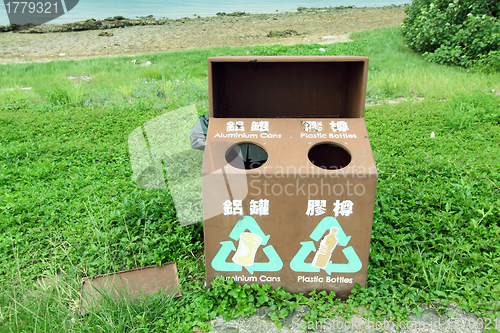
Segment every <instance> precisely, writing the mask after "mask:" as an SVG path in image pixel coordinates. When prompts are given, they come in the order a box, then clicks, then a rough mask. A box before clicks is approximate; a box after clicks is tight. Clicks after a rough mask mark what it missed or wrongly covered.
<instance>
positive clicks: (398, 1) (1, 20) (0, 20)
mask: <svg viewBox="0 0 500 333" xmlns="http://www.w3.org/2000/svg"><path fill="white" fill-rule="evenodd" d="M153 1H158V0H153ZM411 1H412V0H380V1H374V0H354V1H353V0H334V1H333V3H332V1H328V2H327V3H326V2H325V1H324V0H316V1H309V0H303V1H301V3H297V4H287V5H285V6H283V4H281V5H280V4H276V5H274V4H273V5H272V8H276V7H281V9H270V8H271V5H269V4H266V5H264V4H263V5H261V6H259V8H258V9H257V8H255V5H252V6H249V5H248V4H247V3H246V1H244V2H243V3H239V4H233V5H231V6H229V7H227V6H226V7H224V5H225V4H224V3H222V4H221V7H220V8H221V9H220V10H218V9H212V7H210V10H207V9H202V8H203V7H202V8H191V7H193V5H192V4H191V6H189V3H190V2H193V1H188V6H184V7H182V8H183V9H182V10H181V9H180V8H181V7H180V6H179V7H178V8H174V9H173V10H169V15H162V14H158V15H154V14H151V12H153V13H154V12H155V8H154V7H153V8H151V5H149V6H144V5H143V4H142V5H141V7H146V8H150V11H148V9H143V10H141V11H140V12H136V11H134V12H130V11H127V10H125V11H124V9H123V7H122V8H116V7H115V8H110V9H109V11H108V10H102V11H100V12H99V11H96V9H95V7H91V9H90V8H87V7H86V6H90V4H89V3H88V2H80V3H79V4H78V5H77V7H75V9H73V10H71V11H69V12H67V13H66V14H64V15H62V16H60V17H58V18H56V19H54V20H52V21H49V22H47V23H44V24H43V25H50V24H59V25H61V24H73V23H78V22H84V21H87V20H91V19H95V20H98V21H99V20H105V19H106V18H110V17H116V16H122V17H125V18H129V19H137V18H141V17H148V16H151V15H153V17H154V18H155V19H167V20H178V19H185V18H189V19H191V18H196V17H203V18H205V17H214V16H216V15H217V14H218V13H236V12H244V13H246V14H249V15H252V14H257V15H259V14H276V13H287V12H296V11H298V10H299V9H300V8H306V9H324V8H346V7H347V8H364V7H368V8H376V7H387V6H404V5H407V4H409V3H411ZM90 2H91V1H90ZM312 2H315V3H312ZM257 3H258V1H257ZM82 6H83V8H81V7H82ZM185 8H190V9H185ZM207 8H208V7H207ZM191 9H192V10H191ZM196 9H198V10H196ZM191 11H193V13H190V12H191ZM196 11H197V12H198V14H197V13H195V12H196ZM188 12H189V14H188ZM104 13H107V14H104ZM109 13H113V14H109ZM146 13H147V14H146ZM9 25H10V21H9V19H8V16H7V9H6V10H5V11H1V10H0V26H4V27H6V26H9Z"/></svg>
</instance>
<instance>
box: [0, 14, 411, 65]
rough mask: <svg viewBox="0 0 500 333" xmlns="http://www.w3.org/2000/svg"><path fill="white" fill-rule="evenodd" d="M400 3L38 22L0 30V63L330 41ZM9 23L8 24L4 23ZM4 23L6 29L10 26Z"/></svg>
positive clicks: (390, 21)
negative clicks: (265, 11)
mask: <svg viewBox="0 0 500 333" xmlns="http://www.w3.org/2000/svg"><path fill="white" fill-rule="evenodd" d="M404 10H405V6H387V7H360V8H358V7H355V8H347V7H337V8H299V9H298V10H297V11H295V12H283V13H273V14H247V13H243V12H235V13H229V14H226V13H218V14H217V15H216V16H211V17H199V16H196V17H191V18H182V19H165V18H154V17H152V16H147V17H142V18H138V19H127V18H123V17H121V16H116V17H113V18H107V19H105V20H100V21H97V20H93V19H90V20H86V21H83V22H75V23H71V24H43V25H41V26H31V27H24V28H23V29H20V30H15V31H9V32H3V33H1V34H0V36H1V38H0V63H9V62H10V63H12V62H27V61H28V62H29V61H52V60H55V59H80V58H86V57H101V56H117V55H131V56H132V55H133V56H135V55H139V54H149V53H155V52H168V51H176V50H187V49H200V48H207V47H224V46H231V47H239V46H252V45H273V44H279V45H292V44H310V43H317V44H330V43H335V42H347V41H349V40H350V39H349V34H350V33H352V32H356V31H362V30H368V29H376V28H384V27H390V26H395V25H400V24H401V23H402V22H403V19H404V17H406V14H405V12H404ZM10 28H12V27H10ZM10 28H9V29H10Z"/></svg>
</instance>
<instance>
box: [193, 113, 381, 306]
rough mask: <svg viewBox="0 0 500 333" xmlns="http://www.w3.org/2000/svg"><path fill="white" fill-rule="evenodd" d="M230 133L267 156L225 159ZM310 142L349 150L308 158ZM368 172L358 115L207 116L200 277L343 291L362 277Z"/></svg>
mask: <svg viewBox="0 0 500 333" xmlns="http://www.w3.org/2000/svg"><path fill="white" fill-rule="evenodd" d="M238 143H253V144H256V145H258V146H260V147H262V148H264V150H265V151H266V152H267V154H268V158H267V161H266V162H265V163H264V164H263V165H262V166H260V167H259V168H256V169H251V170H244V169H239V168H237V167H234V166H232V165H229V164H228V162H227V160H226V152H227V150H228V149H229V148H230V147H232V146H233V145H235V144H238ZM317 145H324V146H325V147H326V148H327V149H328V148H329V147H331V146H335V147H341V149H344V150H345V151H347V152H348V155H350V159H351V160H350V162H349V163H348V164H347V165H345V166H344V167H343V168H340V169H338V170H335V169H333V170H327V169H323V168H321V167H318V166H317V165H320V166H321V165H322V164H321V161H320V162H319V164H318V163H317V161H316V163H315V164H317V165H315V164H313V163H312V162H311V160H310V156H309V154H308V153H309V151H310V149H311V148H312V147H315V146H317ZM320 147H322V146H320ZM334 151H335V150H334ZM327 154H328V150H325V155H327ZM315 156H316V157H315V158H317V159H318V160H321V156H322V155H321V149H320V150H319V154H316V155H315ZM332 160H335V156H333V157H332V156H330V157H329V158H328V159H327V161H329V162H328V163H330V161H332ZM343 163H344V164H345V161H343ZM376 182H377V171H376V167H375V164H374V160H373V156H372V152H371V148H370V143H369V140H368V136H367V132H366V127H365V125H364V120H363V119H362V118H355V119H353V118H345V119H344V118H333V119H332V118H318V119H310V118H308V119H269V118H232V119H217V118H214V119H211V122H210V127H209V131H208V135H207V146H206V149H205V156H204V161H203V169H202V185H203V207H204V231H205V249H206V253H205V260H206V273H207V281H208V282H210V281H212V280H213V279H214V278H215V277H216V276H224V277H228V278H229V277H233V279H234V280H235V281H237V282H238V283H259V284H263V283H269V284H271V285H272V286H273V287H278V286H282V287H284V288H285V289H286V290H287V291H290V292H307V291H310V290H312V289H314V288H318V290H334V291H335V292H336V293H337V295H338V296H339V297H341V298H346V297H347V295H348V294H349V293H350V291H351V289H352V288H353V287H354V284H355V283H359V284H360V285H362V286H364V285H365V283H366V269H367V265H368V254H369V246H370V237H371V229H372V228H371V227H372V219H373V208H374V199H375V189H376Z"/></svg>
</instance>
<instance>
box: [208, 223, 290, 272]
mask: <svg viewBox="0 0 500 333" xmlns="http://www.w3.org/2000/svg"><path fill="white" fill-rule="evenodd" d="M245 230H248V231H249V232H245ZM269 237H270V235H265V234H264V232H262V230H261V229H260V227H259V225H258V224H257V222H256V221H255V219H254V218H253V217H251V216H243V217H241V218H240V219H239V220H238V222H237V223H236V225H235V226H234V228H233V230H231V233H230V234H229V238H231V239H233V240H235V241H238V249H236V247H235V246H234V243H233V242H232V241H223V242H220V244H221V245H222V246H221V248H220V249H219V252H217V254H216V255H215V257H214V259H213V260H212V267H213V269H215V270H216V271H223V272H240V271H241V270H242V269H243V267H245V269H246V270H247V271H248V272H250V273H251V274H253V272H258V271H259V272H261V271H265V272H277V271H279V270H280V269H281V268H283V261H282V260H281V258H280V257H279V255H278V253H277V252H276V250H275V249H274V247H273V246H272V245H267V246H265V245H266V244H267V242H268V241H269ZM261 245H262V246H264V247H263V248H262V251H264V254H265V255H266V256H267V258H268V259H269V262H254V260H255V254H256V253H257V250H258V249H259V247H260V246H261ZM231 251H236V252H235V254H234V255H233V257H232V262H227V261H226V259H227V257H229V255H230V254H231Z"/></svg>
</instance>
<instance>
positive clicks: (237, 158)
mask: <svg viewBox="0 0 500 333" xmlns="http://www.w3.org/2000/svg"><path fill="white" fill-rule="evenodd" d="M267 157H268V155H267V152H266V151H265V150H264V148H262V147H261V146H258V145H256V144H254V143H251V142H242V143H238V144H235V145H233V146H231V148H229V149H228V150H227V151H226V161H227V163H229V164H230V165H231V166H233V167H235V168H237V169H244V170H251V169H256V168H258V167H260V166H262V165H263V164H264V163H266V161H267Z"/></svg>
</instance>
